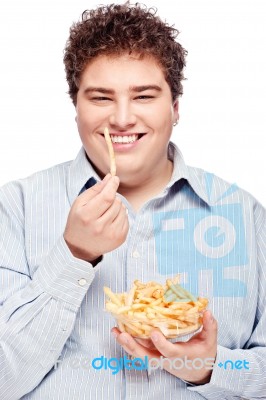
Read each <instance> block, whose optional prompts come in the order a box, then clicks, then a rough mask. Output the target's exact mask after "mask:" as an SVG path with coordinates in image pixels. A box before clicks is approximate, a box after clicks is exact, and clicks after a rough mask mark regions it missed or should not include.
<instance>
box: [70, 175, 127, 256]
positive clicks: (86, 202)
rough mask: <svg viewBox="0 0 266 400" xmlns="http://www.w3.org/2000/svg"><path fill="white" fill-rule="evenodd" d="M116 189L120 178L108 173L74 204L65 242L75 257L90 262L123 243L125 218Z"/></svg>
mask: <svg viewBox="0 0 266 400" xmlns="http://www.w3.org/2000/svg"><path fill="white" fill-rule="evenodd" d="M118 186H119V178H118V177H117V176H115V177H112V176H111V175H110V174H107V175H106V176H105V178H104V179H103V181H101V182H99V183H96V184H95V185H94V186H92V187H91V188H90V189H88V190H86V191H85V192H83V193H82V194H81V195H80V196H79V197H78V198H77V199H76V200H75V202H74V203H73V205H72V207H71V209H70V212H69V215H68V219H67V224H66V228H65V232H64V239H65V241H66V243H67V245H68V247H69V249H70V251H71V253H72V254H73V256H74V257H77V258H80V259H82V260H85V261H89V262H92V261H94V260H96V259H97V258H98V257H100V256H101V255H103V254H105V253H108V252H109V251H111V250H114V249H116V248H117V247H119V246H120V245H121V244H122V243H123V242H124V241H125V240H126V237H127V233H128V229H129V223H128V216H127V210H126V207H125V205H124V204H123V203H122V201H121V200H120V199H119V198H118V197H117V196H116V192H117V189H118Z"/></svg>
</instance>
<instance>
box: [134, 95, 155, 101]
mask: <svg viewBox="0 0 266 400" xmlns="http://www.w3.org/2000/svg"><path fill="white" fill-rule="evenodd" d="M136 99H137V100H150V99H154V96H144V95H142V96H138V97H136Z"/></svg>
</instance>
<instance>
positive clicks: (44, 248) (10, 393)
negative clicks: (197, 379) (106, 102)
mask: <svg viewBox="0 0 266 400" xmlns="http://www.w3.org/2000/svg"><path fill="white" fill-rule="evenodd" d="M169 158H170V159H172V160H173V162H174V170H173V175H172V178H171V181H170V182H169V183H168V185H167V186H166V188H165V190H163V191H162V192H161V193H160V194H159V195H158V196H156V197H155V198H153V199H151V200H149V201H148V202H147V203H145V204H144V205H143V207H142V208H141V210H140V211H139V212H138V213H135V212H134V211H133V209H132V207H131V206H130V204H129V203H128V202H127V200H126V199H125V198H124V197H123V196H120V195H118V196H120V197H121V199H122V201H123V202H124V203H125V204H126V206H127V208H128V210H129V221H130V230H129V234H128V237H127V239H126V242H125V243H124V244H123V245H122V246H120V247H119V248H118V249H116V250H115V251H112V252H110V253H108V254H106V255H104V257H103V260H102V261H101V262H100V263H99V264H98V265H97V266H96V267H95V268H93V267H92V265H91V264H90V263H87V262H85V261H82V260H79V259H76V258H75V257H73V256H72V254H71V253H70V251H69V249H68V247H67V246H66V243H65V241H64V239H63V231H64V228H65V224H66V219H67V216H68V213H69V210H70V207H71V205H72V203H73V202H74V200H75V198H76V197H77V196H78V194H79V193H80V191H81V190H82V188H83V187H84V185H85V183H86V182H87V181H88V180H89V179H90V178H91V177H93V178H94V179H95V180H99V177H98V176H97V174H96V173H95V171H94V170H93V169H92V166H91V165H90V163H89V162H88V160H87V159H86V155H85V151H84V149H83V148H82V149H81V151H80V152H79V154H78V156H77V158H76V159H75V160H74V161H71V162H66V163H63V164H60V165H57V166H55V167H52V168H50V169H48V170H45V171H41V172H38V173H36V174H34V175H32V176H30V177H28V178H26V179H22V180H18V181H16V182H11V183H8V184H6V185H5V186H4V187H2V188H1V189H0V232H1V236H0V266H1V269H0V271H1V273H0V284H1V291H0V399H1V400H13V399H19V398H23V399H24V400H26V399H27V400H37V399H38V400H48V399H50V400H73V399H75V400H79V399H84V400H85V399H97V400H100V399H106V398H107V399H115V400H119V399H123V400H125V399H126V400H129V399H130V400H133V399H136V400H149V399H160V400H161V399H173V400H174V399H175V400H176V399H180V400H185V399H186V400H192V399H204V398H206V399H217V400H218V399H219V400H220V399H236V398H247V399H251V398H252V399H253V398H254V399H266V380H265V376H266V349H265V345H266V333H265V332H266V311H265V305H266V302H265V300H266V280H265V271H266V270H265V264H266V263H265V254H266V251H265V243H266V231H265V210H264V208H263V207H262V206H261V205H260V204H259V203H258V202H257V201H256V200H255V199H254V198H253V197H252V196H251V195H250V194H249V193H247V192H245V191H244V190H241V189H239V188H238V187H237V185H235V184H233V185H231V184H229V183H227V182H225V181H223V180H222V179H220V178H218V177H216V176H214V175H213V174H210V173H207V172H205V171H203V170H201V169H197V168H192V167H189V166H187V165H186V164H185V163H184V161H183V158H182V156H181V153H180V152H179V150H178V149H177V147H176V146H175V145H174V144H172V143H171V144H170V146H169ZM177 273H180V276H181V283H182V284H184V286H185V287H186V288H188V289H189V290H191V291H192V292H193V293H194V294H196V295H204V296H206V297H208V298H209V300H210V309H211V310H212V312H213V314H214V316H215V318H216V319H217V321H218V325H219V331H218V354H217V360H216V363H215V366H214V369H213V372H212V378H211V381H210V383H208V384H205V385H201V386H193V385H189V384H187V383H186V382H183V381H182V380H180V379H178V378H176V377H175V376H173V375H171V374H169V373H168V372H166V371H165V370H160V369H157V370H155V371H153V372H151V373H150V374H148V373H147V371H146V370H143V371H137V370H127V369H122V370H121V371H120V372H118V373H117V374H112V371H111V370H110V369H108V368H107V369H99V370H96V369H94V368H93V367H92V364H91V363H92V360H93V359H94V358H96V357H101V356H104V357H106V358H107V359H110V358H111V357H117V358H120V357H123V356H124V355H125V352H124V350H123V349H122V348H121V347H120V346H119V345H118V344H116V342H115V340H114V339H113V337H112V336H111V334H110V330H111V328H112V327H113V326H114V321H113V320H112V317H111V316H110V315H109V314H108V313H106V312H105V311H104V303H105V298H104V294H103V286H109V287H111V289H112V290H113V291H114V292H123V291H127V290H128V289H129V288H130V287H131V285H132V282H133V281H134V280H135V279H140V280H141V281H144V282H147V281H149V280H155V281H158V282H161V283H164V282H165V279H166V278H167V277H173V276H175V275H176V274H177ZM188 337H189V336H187V337H186V338H182V340H187V339H188ZM228 360H231V361H230V363H229V364H228V363H227V364H225V362H226V361H228ZM237 360H240V361H241V362H243V361H244V360H246V361H247V362H248V363H249V364H248V366H249V368H236V367H234V366H235V365H239V364H234V363H235V361H237ZM57 361H58V362H57ZM56 362H57V363H56ZM55 364H56V365H55Z"/></svg>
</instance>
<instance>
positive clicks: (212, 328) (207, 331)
mask: <svg viewBox="0 0 266 400" xmlns="http://www.w3.org/2000/svg"><path fill="white" fill-rule="evenodd" d="M202 324H203V327H202V331H201V332H200V333H199V334H198V337H199V338H202V339H205V340H206V341H208V342H210V343H212V342H213V341H216V340H217V331H218V324H217V321H216V319H215V318H214V317H213V315H212V313H211V311H210V310H207V311H205V312H204V313H203V320H202Z"/></svg>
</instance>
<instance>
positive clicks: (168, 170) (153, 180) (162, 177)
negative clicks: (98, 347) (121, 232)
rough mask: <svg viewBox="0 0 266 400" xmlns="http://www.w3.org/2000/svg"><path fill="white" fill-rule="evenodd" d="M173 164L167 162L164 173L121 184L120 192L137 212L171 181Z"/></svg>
mask: <svg viewBox="0 0 266 400" xmlns="http://www.w3.org/2000/svg"><path fill="white" fill-rule="evenodd" d="M172 172H173V163H172V161H170V160H167V163H166V166H165V168H164V169H163V173H161V174H158V173H155V174H154V175H151V176H149V177H146V178H144V179H142V180H140V179H139V178H138V179H137V180H136V182H134V181H129V182H123V181H121V182H120V185H119V188H118V192H119V193H120V194H121V195H122V196H124V197H125V198H126V199H127V200H128V202H129V203H130V204H131V206H132V207H133V209H134V210H135V211H139V210H140V208H141V207H142V206H143V204H144V203H146V202H147V201H149V200H150V199H152V198H153V197H155V196H156V195H158V194H159V193H160V192H161V191H162V190H163V189H164V188H165V186H166V185H167V183H168V182H169V181H170V179H171V176H172Z"/></svg>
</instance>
